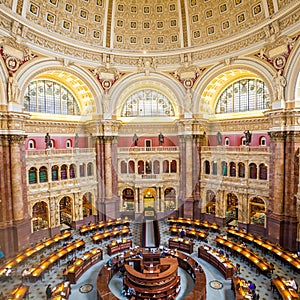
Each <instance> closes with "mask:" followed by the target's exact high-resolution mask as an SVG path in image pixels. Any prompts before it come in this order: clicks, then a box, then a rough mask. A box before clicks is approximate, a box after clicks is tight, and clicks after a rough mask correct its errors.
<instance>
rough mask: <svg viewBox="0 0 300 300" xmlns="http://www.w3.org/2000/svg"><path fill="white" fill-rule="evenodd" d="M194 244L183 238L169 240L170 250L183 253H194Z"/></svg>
mask: <svg viewBox="0 0 300 300" xmlns="http://www.w3.org/2000/svg"><path fill="white" fill-rule="evenodd" d="M194 244H195V243H194V242H191V241H189V240H188V239H182V238H173V239H169V248H170V249H175V248H176V249H178V250H180V251H183V252H187V253H190V254H191V253H193V251H194V250H193V249H194Z"/></svg>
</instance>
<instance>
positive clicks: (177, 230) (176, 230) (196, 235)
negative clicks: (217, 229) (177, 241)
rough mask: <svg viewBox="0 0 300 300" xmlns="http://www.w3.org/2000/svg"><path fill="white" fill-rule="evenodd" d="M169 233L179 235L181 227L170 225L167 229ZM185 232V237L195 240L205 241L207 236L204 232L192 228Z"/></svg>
mask: <svg viewBox="0 0 300 300" xmlns="http://www.w3.org/2000/svg"><path fill="white" fill-rule="evenodd" d="M169 231H170V233H171V234H177V235H179V234H180V231H181V227H177V226H176V225H175V224H174V225H172V226H171V227H170V228H169ZM184 232H185V235H186V236H189V237H192V238H197V239H199V240H205V239H206V238H207V236H208V233H207V232H205V231H202V230H200V231H199V230H196V229H194V228H192V229H185V230H184Z"/></svg>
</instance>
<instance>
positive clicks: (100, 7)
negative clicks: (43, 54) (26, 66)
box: [0, 0, 300, 65]
mask: <svg viewBox="0 0 300 300" xmlns="http://www.w3.org/2000/svg"><path fill="white" fill-rule="evenodd" d="M1 3H2V4H1ZM299 9H300V7H299V1H298V0H27V1H24V0H0V19H2V24H1V22H0V29H1V27H2V28H4V29H7V30H8V32H9V31H10V32H11V33H13V34H14V35H15V36H17V38H18V35H19V40H17V38H16V40H17V42H20V41H21V42H22V38H23V40H26V44H27V45H30V46H31V49H32V51H38V52H39V50H41V49H48V50H50V51H51V52H52V53H56V55H57V57H63V58H65V57H68V56H70V57H72V58H74V57H75V58H78V59H80V60H87V61H89V62H95V63H99V61H101V62H107V61H106V59H108V60H109V63H110V62H112V61H114V62H116V63H117V64H118V65H137V61H138V60H139V58H140V57H147V56H148V57H156V59H157V61H156V62H153V63H158V64H159V65H172V64H173V65H174V64H177V65H178V64H180V63H182V62H184V61H185V59H187V58H186V57H187V56H191V55H192V56H193V57H192V60H193V61H204V60H211V59H213V58H215V57H218V56H222V57H225V56H226V55H228V57H232V53H234V55H237V54H239V53H238V52H242V51H243V49H247V51H249V47H252V48H253V45H255V48H256V50H257V49H259V48H260V47H261V45H262V44H263V43H266V42H268V39H269V38H270V37H272V36H275V35H276V33H277V32H278V31H279V28H280V31H284V30H285V28H287V27H289V28H290V27H291V26H296V25H295V24H296V23H297V20H296V18H298V12H299ZM292 14H294V15H295V17H293V16H292ZM289 18H290V19H289ZM292 19H293V20H292ZM11 33H9V34H11ZM48 50H47V51H48ZM48 53H49V52H48ZM172 56H174V57H172ZM188 60H191V58H188ZM142 63H144V62H142Z"/></svg>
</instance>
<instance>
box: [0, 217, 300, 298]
mask: <svg viewBox="0 0 300 300" xmlns="http://www.w3.org/2000/svg"><path fill="white" fill-rule="evenodd" d="M159 226H160V233H161V245H163V246H165V247H168V239H169V237H170V235H169V231H168V229H169V225H168V224H167V222H166V221H159ZM140 229H141V225H140V224H139V223H133V224H132V225H131V231H132V236H131V238H132V240H133V243H134V245H139V244H140V241H139V237H140ZM73 237H74V238H77V237H79V235H78V233H76V232H73ZM215 237H216V233H214V232H212V231H209V236H208V244H209V245H210V246H212V247H217V245H216V243H215V241H214V238H215ZM84 239H85V241H86V247H85V249H84V250H81V251H78V252H76V254H75V255H76V256H77V257H80V256H81V255H82V254H83V253H84V252H85V251H88V250H89V249H91V248H93V247H94V246H95V245H94V244H93V243H92V242H91V238H90V236H88V235H87V236H85V237H84ZM106 243H108V242H105V243H103V244H102V245H101V246H100V248H102V250H103V251H104V253H105V255H104V260H103V261H101V262H99V263H97V264H96V265H94V266H93V267H91V268H90V269H89V270H88V271H87V272H86V273H85V274H83V275H82V276H81V277H80V280H79V281H78V282H77V284H76V285H72V293H71V295H70V298H69V299H70V300H85V299H86V300H96V299H97V291H96V288H95V286H96V285H95V284H96V280H97V276H98V273H99V270H100V269H101V267H102V265H103V264H104V262H105V261H106V260H107V259H108V258H109V256H108V255H107V254H106V246H105V245H106ZM204 244H205V242H201V241H195V246H194V253H193V254H192V257H193V258H194V259H196V260H197V261H198V262H199V264H200V265H201V266H202V268H203V269H204V272H205V274H206V278H207V300H214V299H218V300H231V299H234V295H233V292H232V291H231V281H230V280H224V279H223V276H222V275H221V274H220V273H219V272H218V271H217V270H216V269H215V268H213V267H212V266H210V265H209V264H208V263H207V262H205V261H204V260H202V259H199V258H197V254H196V249H198V246H199V245H204ZM59 246H61V245H58V247H59ZM249 247H250V246H249ZM254 250H255V251H256V252H258V253H259V254H260V255H261V256H264V257H266V259H267V260H268V261H270V262H272V263H273V264H274V265H275V271H274V274H273V276H276V275H280V276H284V277H286V278H294V279H295V280H296V281H297V283H298V285H299V286H300V276H299V274H296V273H295V272H294V271H293V270H292V269H291V268H290V267H289V266H287V265H285V264H283V263H281V262H280V261H279V260H278V259H276V258H274V257H273V256H272V255H269V254H267V255H264V254H263V253H262V252H261V251H260V250H259V249H258V248H255V249H254ZM225 252H226V249H225ZM49 253H50V250H47V251H44V252H43V253H42V254H40V255H37V256H35V258H34V259H33V258H31V259H28V260H27V261H26V263H21V264H20V265H19V266H18V267H17V268H15V269H14V270H13V273H12V279H11V280H9V281H2V282H0V291H1V292H2V293H3V294H4V296H7V295H8V293H9V291H11V290H12V289H13V287H14V286H16V285H19V284H20V283H21V280H22V279H21V272H22V270H24V268H28V267H33V266H34V264H35V262H36V261H39V260H40V259H41V255H43V256H44V257H45V256H47V255H48V254H49ZM69 259H70V257H69V258H66V259H65V260H63V261H61V262H60V265H59V266H54V267H52V269H51V270H50V271H49V272H47V273H46V274H45V276H44V278H43V279H42V280H39V281H37V282H36V283H28V282H26V284H28V285H29V286H30V290H29V299H34V300H42V299H46V295H45V290H46V287H47V285H48V284H49V283H50V284H51V285H52V286H55V285H56V284H58V283H60V282H61V281H63V274H62V273H63V271H62V270H63V269H64V268H65V267H66V263H67V261H68V260H69ZM233 259H234V262H235V263H239V264H240V265H241V275H240V276H241V277H243V278H244V279H246V280H252V281H253V282H254V283H255V284H256V287H257V291H258V292H259V294H260V299H261V300H279V299H280V297H279V296H278V295H277V294H276V293H273V292H272V290H271V287H270V278H267V277H265V276H263V275H257V274H256V272H255V269H254V268H253V267H252V266H250V265H248V264H246V263H245V262H243V261H242V260H241V259H240V258H239V257H234V258H233ZM214 280H217V281H218V282H220V283H222V287H221V288H220V289H216V288H214V287H215V285H214V284H213V283H211V282H212V281H214ZM210 283H211V284H210ZM118 292H119V291H116V293H118ZM179 299H180V300H181V298H178V299H177V300H179ZM195 300H197V299H195Z"/></svg>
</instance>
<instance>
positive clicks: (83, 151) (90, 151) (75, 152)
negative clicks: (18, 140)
mask: <svg viewBox="0 0 300 300" xmlns="http://www.w3.org/2000/svg"><path fill="white" fill-rule="evenodd" d="M95 153H96V152H95V149H94V148H70V149H45V150H27V151H26V156H27V157H32V156H43V155H45V156H62V155H66V156H74V155H78V154H95Z"/></svg>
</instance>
